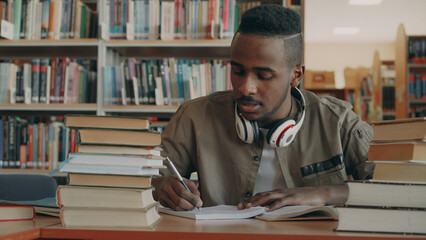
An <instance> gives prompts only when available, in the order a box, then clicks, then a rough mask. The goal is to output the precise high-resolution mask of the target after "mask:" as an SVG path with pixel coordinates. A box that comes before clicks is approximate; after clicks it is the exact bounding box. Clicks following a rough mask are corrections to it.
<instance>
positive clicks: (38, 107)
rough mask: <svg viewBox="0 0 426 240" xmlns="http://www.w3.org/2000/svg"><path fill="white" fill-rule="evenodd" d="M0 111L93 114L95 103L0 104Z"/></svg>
mask: <svg viewBox="0 0 426 240" xmlns="http://www.w3.org/2000/svg"><path fill="white" fill-rule="evenodd" d="M0 111H30V112H33V111H52V112H55V111H59V112H62V111H79V112H84V111H88V112H94V111H96V104H95V103H85V104H42V103H40V104H23V103H17V104H0Z"/></svg>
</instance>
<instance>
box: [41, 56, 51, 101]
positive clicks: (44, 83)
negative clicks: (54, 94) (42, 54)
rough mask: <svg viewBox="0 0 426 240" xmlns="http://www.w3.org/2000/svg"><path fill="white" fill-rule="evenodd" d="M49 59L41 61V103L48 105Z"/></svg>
mask: <svg viewBox="0 0 426 240" xmlns="http://www.w3.org/2000/svg"><path fill="white" fill-rule="evenodd" d="M48 66H49V59H48V58H42V59H41V60H40V98H39V102H40V103H47V68H48Z"/></svg>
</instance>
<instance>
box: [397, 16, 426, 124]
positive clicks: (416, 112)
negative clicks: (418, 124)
mask: <svg viewBox="0 0 426 240" xmlns="http://www.w3.org/2000/svg"><path fill="white" fill-rule="evenodd" d="M420 40H423V41H426V35H421V36H420V35H407V34H406V32H405V29H404V25H402V24H400V25H399V27H398V32H397V36H396V40H395V71H396V78H395V98H396V99H395V100H396V105H395V109H396V119H401V118H409V117H422V116H424V114H425V112H426V101H425V100H423V99H422V97H420V98H418V99H411V97H410V93H409V91H410V89H411V90H412V88H410V84H409V78H410V75H411V74H426V64H424V63H421V62H416V61H414V62H413V61H411V60H412V59H410V54H412V52H410V51H415V50H414V49H413V48H414V47H413V46H412V45H413V44H414V43H413V42H414V41H420ZM420 55H421V54H420ZM419 57H421V56H419ZM423 57H424V56H423Z"/></svg>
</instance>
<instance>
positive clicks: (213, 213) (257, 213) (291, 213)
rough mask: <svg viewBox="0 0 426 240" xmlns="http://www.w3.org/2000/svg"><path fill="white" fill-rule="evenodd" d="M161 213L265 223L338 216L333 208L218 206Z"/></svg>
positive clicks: (160, 209) (199, 218) (163, 209)
mask: <svg viewBox="0 0 426 240" xmlns="http://www.w3.org/2000/svg"><path fill="white" fill-rule="evenodd" d="M159 211H160V212H161V213H165V214H170V215H174V216H179V217H184V218H191V219H196V220H201V219H206V220H207V219H209V220H214V219H243V218H252V217H256V218H258V219H262V220H265V221H283V220H287V221H288V220H327V219H337V214H336V211H335V209H334V208H333V207H332V206H285V207H282V208H279V209H277V210H274V211H271V212H266V208H264V207H252V208H248V209H243V210H238V209H237V207H236V206H231V205H218V206H213V207H202V208H200V210H198V209H196V208H195V209H193V210H191V211H174V210H172V209H170V208H164V207H161V206H160V207H159Z"/></svg>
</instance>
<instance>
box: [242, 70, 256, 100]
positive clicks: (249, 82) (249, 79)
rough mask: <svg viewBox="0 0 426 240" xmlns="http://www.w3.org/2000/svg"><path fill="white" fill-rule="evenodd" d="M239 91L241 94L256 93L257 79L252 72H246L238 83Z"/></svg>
mask: <svg viewBox="0 0 426 240" xmlns="http://www.w3.org/2000/svg"><path fill="white" fill-rule="evenodd" d="M240 91H241V93H242V94H243V95H245V96H248V95H254V94H256V93H257V80H256V78H255V76H254V75H253V74H247V75H246V76H244V78H243V82H242V83H241V85H240Z"/></svg>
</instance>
